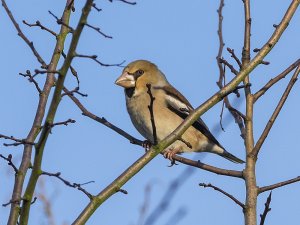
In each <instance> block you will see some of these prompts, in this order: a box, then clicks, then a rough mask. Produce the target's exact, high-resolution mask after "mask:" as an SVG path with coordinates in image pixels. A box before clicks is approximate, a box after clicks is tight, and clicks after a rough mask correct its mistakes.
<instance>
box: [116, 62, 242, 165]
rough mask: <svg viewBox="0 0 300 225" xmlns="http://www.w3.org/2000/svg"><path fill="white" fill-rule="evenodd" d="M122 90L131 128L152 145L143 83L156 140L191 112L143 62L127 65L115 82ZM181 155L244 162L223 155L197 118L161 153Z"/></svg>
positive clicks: (150, 65) (160, 75)
mask: <svg viewBox="0 0 300 225" xmlns="http://www.w3.org/2000/svg"><path fill="white" fill-rule="evenodd" d="M115 83H116V84H117V85H119V86H122V87H124V89H125V97H126V105H127V111H128V113H129V115H130V118H131V121H132V123H133V125H134V126H135V128H136V129H137V130H138V131H139V132H140V133H141V135H143V136H144V138H146V139H147V140H148V141H149V142H150V143H152V144H153V143H154V140H153V139H154V138H153V132H152V123H151V117H150V110H149V108H148V106H149V105H150V95H149V93H147V91H148V87H149V85H148V87H147V84H150V85H151V93H152V95H153V97H154V98H155V100H154V101H153V114H154V121H155V126H156V134H157V141H161V140H163V139H164V138H165V137H166V136H168V135H169V134H170V133H172V132H173V131H174V130H175V129H176V128H177V127H178V126H179V125H180V124H181V123H182V122H183V120H184V119H185V118H186V117H187V116H188V115H189V113H190V112H191V111H193V107H192V105H191V104H190V103H189V102H188V100H187V99H186V98H185V97H184V96H183V95H182V94H181V93H180V92H179V91H177V90H176V89H175V88H174V87H173V86H172V85H171V84H170V83H169V82H168V81H167V79H166V77H165V75H164V74H163V73H162V72H161V71H160V70H159V69H158V68H157V66H156V65H155V64H153V63H151V62H149V61H146V60H137V61H134V62H132V63H130V64H128V65H127V66H126V67H125V68H124V70H123V73H122V75H121V76H120V77H119V78H118V79H117V80H116V82H115ZM183 152H211V153H215V154H218V155H220V156H222V157H224V158H226V159H228V160H230V161H233V162H235V163H244V161H243V160H241V159H239V158H237V157H236V156H234V155H232V154H231V153H229V152H227V151H226V150H225V149H224V147H223V146H222V145H221V144H220V143H219V142H218V141H217V139H216V138H215V137H214V136H213V135H212V133H211V132H210V131H209V129H208V127H207V126H206V125H205V123H204V122H203V121H202V119H201V118H199V119H198V120H197V121H196V122H195V123H194V124H193V125H192V126H191V127H189V128H188V129H187V130H186V131H185V133H184V134H183V135H182V137H181V138H180V139H178V140H177V141H175V142H174V143H173V144H171V145H170V146H169V147H168V148H167V149H165V150H164V151H163V154H164V156H165V157H166V158H168V159H170V160H172V157H173V156H174V154H177V153H183Z"/></svg>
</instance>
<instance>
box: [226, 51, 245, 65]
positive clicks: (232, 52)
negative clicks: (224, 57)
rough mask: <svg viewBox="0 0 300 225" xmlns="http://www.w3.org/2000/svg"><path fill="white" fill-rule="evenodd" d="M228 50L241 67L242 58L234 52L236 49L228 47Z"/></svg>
mask: <svg viewBox="0 0 300 225" xmlns="http://www.w3.org/2000/svg"><path fill="white" fill-rule="evenodd" d="M227 51H228V52H229V53H230V54H231V58H233V59H234V60H235V61H236V62H237V64H238V65H239V67H240V68H242V63H241V61H240V59H239V58H238V57H237V56H236V54H235V53H234V49H231V48H227Z"/></svg>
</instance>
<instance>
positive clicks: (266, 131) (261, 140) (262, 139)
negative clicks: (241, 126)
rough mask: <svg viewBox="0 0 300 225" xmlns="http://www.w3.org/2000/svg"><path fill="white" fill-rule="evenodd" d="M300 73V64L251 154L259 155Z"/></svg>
mask: <svg viewBox="0 0 300 225" xmlns="http://www.w3.org/2000/svg"><path fill="white" fill-rule="evenodd" d="M299 73H300V65H299V66H298V67H297V69H296V70H295V72H294V74H293V76H292V78H291V79H290V82H289V83H288V85H287V87H286V89H285V91H284V93H283V95H282V96H281V98H280V100H279V102H278V104H277V106H276V108H275V110H274V112H273V114H272V116H271V117H270V119H269V121H268V123H267V125H266V127H265V129H264V131H263V132H262V134H261V135H260V137H259V139H258V141H257V142H256V145H255V146H254V148H253V150H252V152H251V154H253V156H255V157H257V155H258V153H259V151H260V149H261V147H262V145H263V143H264V142H265V140H266V138H267V136H268V134H269V132H270V130H271V129H272V127H273V124H274V122H275V121H276V119H277V116H278V115H279V113H280V111H281V109H282V107H283V105H284V103H285V101H286V100H287V98H288V96H289V94H290V91H291V90H292V88H293V86H294V84H295V83H296V81H297V79H298V75H299Z"/></svg>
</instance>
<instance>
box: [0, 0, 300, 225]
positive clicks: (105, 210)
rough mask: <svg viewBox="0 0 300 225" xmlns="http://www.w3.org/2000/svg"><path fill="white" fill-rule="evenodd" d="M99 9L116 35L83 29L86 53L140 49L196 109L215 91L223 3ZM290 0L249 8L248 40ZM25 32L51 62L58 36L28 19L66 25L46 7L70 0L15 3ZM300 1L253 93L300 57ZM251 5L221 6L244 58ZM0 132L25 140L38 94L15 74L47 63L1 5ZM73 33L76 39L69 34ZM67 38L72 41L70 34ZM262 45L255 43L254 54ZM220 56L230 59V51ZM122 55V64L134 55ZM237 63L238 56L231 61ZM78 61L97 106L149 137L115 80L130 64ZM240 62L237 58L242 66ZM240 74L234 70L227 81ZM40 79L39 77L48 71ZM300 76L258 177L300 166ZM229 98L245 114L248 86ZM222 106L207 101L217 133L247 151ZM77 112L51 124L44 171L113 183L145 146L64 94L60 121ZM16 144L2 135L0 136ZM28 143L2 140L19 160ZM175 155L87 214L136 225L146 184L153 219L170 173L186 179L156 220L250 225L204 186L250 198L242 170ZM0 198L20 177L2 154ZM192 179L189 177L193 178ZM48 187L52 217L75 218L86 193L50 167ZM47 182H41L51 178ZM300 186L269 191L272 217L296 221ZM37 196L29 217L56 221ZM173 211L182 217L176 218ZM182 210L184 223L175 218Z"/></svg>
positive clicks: (260, 107) (104, 55)
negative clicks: (196, 163)
mask: <svg viewBox="0 0 300 225" xmlns="http://www.w3.org/2000/svg"><path fill="white" fill-rule="evenodd" d="M75 2H76V13H75V14H74V15H73V16H72V19H71V25H72V26H73V27H75V25H76V23H77V20H78V15H79V14H80V11H81V7H82V4H83V3H84V1H75ZM95 2H96V4H97V5H98V7H100V8H101V9H102V11H101V12H99V13H98V12H96V11H95V10H93V12H92V13H91V15H90V17H89V22H90V24H92V25H95V26H99V27H100V28H101V30H102V31H103V32H105V33H106V34H108V35H111V36H113V39H111V40H110V39H105V38H103V37H102V36H101V35H99V34H98V33H96V32H95V31H94V30H91V29H89V28H85V30H84V32H83V34H82V38H81V39H80V43H79V46H78V51H77V52H78V53H80V54H90V55H94V54H96V55H98V59H99V60H101V61H102V62H104V63H120V62H122V61H123V60H126V63H128V62H130V61H132V60H136V59H147V60H150V61H152V62H154V63H155V64H157V65H158V66H159V68H160V69H161V70H162V71H163V72H164V73H165V74H166V76H167V78H168V80H169V81H170V82H171V83H172V84H173V85H174V86H175V87H176V88H177V89H178V90H180V91H181V93H183V94H184V95H185V96H186V97H187V99H189V100H190V102H191V103H192V104H193V105H194V106H195V107H196V106H198V105H200V104H201V103H202V102H203V101H205V100H206V99H207V98H208V97H210V96H211V95H213V94H214V93H215V92H216V91H217V90H218V88H217V86H216V81H217V78H218V68H217V64H216V59H215V57H216V55H217V50H218V44H219V43H218V38H217V33H216V31H217V23H218V17H217V13H216V10H217V8H218V4H219V1H216V0H215V1H195V0H192V1H172V0H165V1H159V0H152V1H143V0H141V1H137V3H138V4H137V5H135V6H130V5H127V4H123V3H121V2H118V1H115V2H114V3H110V2H109V1H95ZM289 2H290V1H272V0H265V1H253V3H252V7H251V11H252V36H251V38H252V49H254V48H260V47H261V46H262V45H263V44H264V43H265V42H266V41H267V39H268V38H269V37H270V35H271V34H272V32H273V30H274V28H273V24H276V23H279V22H280V19H281V18H282V16H283V15H284V12H285V10H286V9H287V7H288V4H289ZM7 4H8V5H9V7H10V9H11V10H12V12H13V14H14V15H15V17H16V19H17V21H18V22H19V24H20V26H21V28H22V29H23V31H24V33H25V34H26V35H27V36H28V38H29V39H30V40H32V41H33V42H34V44H35V46H36V48H37V50H38V51H39V52H40V54H41V55H42V56H43V57H44V58H45V60H46V61H49V60H50V56H51V54H52V50H53V47H54V44H55V39H54V38H53V37H52V36H51V35H50V34H48V33H46V32H45V31H41V30H40V29H38V28H28V27H26V26H25V25H23V24H22V20H26V21H27V22H30V23H34V22H35V21H36V20H39V21H40V22H41V23H42V24H43V25H45V26H47V27H49V28H51V29H53V30H54V31H56V32H58V31H59V27H58V25H57V24H56V22H55V20H54V18H53V17H52V16H51V15H49V13H48V10H51V11H52V12H53V13H54V14H55V15H57V16H60V15H61V13H62V10H63V7H64V4H65V3H64V1H58V0H54V1H38V0H27V1H19V2H17V3H16V2H14V1H7ZM299 21H300V13H299V10H298V11H297V12H296V15H295V16H294V18H293V20H292V21H291V23H290V25H289V27H288V29H287V30H286V32H285V34H284V35H283V36H282V38H281V40H280V42H279V44H278V45H277V46H276V47H275V48H274V49H273V51H272V53H271V54H269V55H268V56H267V57H266V60H267V61H269V62H270V65H269V66H264V65H261V66H259V67H258V68H257V69H256V70H255V71H254V72H253V73H252V74H251V83H252V88H253V91H257V90H259V89H260V88H261V87H262V86H263V85H264V84H265V83H266V82H267V81H268V80H269V79H271V78H272V77H274V76H275V75H277V74H278V73H280V72H281V71H283V70H284V69H285V68H286V67H288V66H289V65H290V64H291V63H293V62H294V61H295V60H296V59H298V58H299V52H300V43H299V36H300V30H299ZM243 23H244V17H243V5H242V1H226V0H225V8H224V26H223V29H224V33H223V34H224V42H225V44H226V45H225V47H230V48H233V49H234V50H235V52H236V54H237V55H238V56H240V55H241V49H242V46H243ZM0 24H1V26H0V33H1V41H0V49H1V56H0V57H1V61H0V62H1V82H0V99H1V105H2V107H1V110H0V125H1V126H0V133H1V134H6V135H14V136H15V137H19V138H25V137H26V135H27V133H28V131H29V129H30V127H31V124H32V121H33V116H34V112H35V110H36V105H37V100H38V93H37V91H36V90H35V88H34V85H33V84H30V83H29V82H28V81H27V80H26V79H25V78H22V77H20V76H19V75H18V73H19V72H25V71H26V70H31V71H33V70H34V69H37V68H39V64H38V62H37V61H36V59H35V57H34V56H33V55H32V53H31V51H30V50H29V48H28V47H27V46H26V45H25V43H24V42H23V41H22V40H21V39H20V38H19V37H18V36H17V32H16V30H15V28H14V27H13V25H12V24H11V22H10V20H9V19H8V17H7V15H6V13H5V12H4V9H3V8H2V7H1V8H0ZM69 40H70V38H69V39H68V41H69ZM67 43H69V42H67ZM254 55H255V53H253V52H252V56H254ZM224 57H225V58H226V59H227V60H228V61H230V62H231V63H233V64H234V61H233V60H232V59H231V58H230V55H229V54H228V53H227V52H226V51H225V52H224ZM126 63H125V64H126ZM234 65H235V64H234ZM73 66H74V68H75V69H76V70H77V72H78V74H79V78H80V85H81V91H82V92H83V93H87V94H88V95H89V96H88V97H87V98H80V100H81V102H82V103H83V104H84V105H85V106H86V107H87V108H88V109H89V110H90V111H91V112H93V113H94V114H96V115H98V116H101V117H102V116H104V117H105V118H106V119H107V120H109V121H110V122H112V123H114V124H115V125H117V126H119V127H120V128H122V129H124V130H125V131H127V132H129V133H130V134H132V135H134V136H135V137H137V138H140V139H142V137H141V135H140V134H138V132H137V131H136V130H135V129H134V127H133V125H132V124H131V121H130V119H129V116H128V114H127V112H126V108H125V99H124V95H123V90H122V88H120V87H118V86H116V85H115V84H114V81H115V79H116V78H117V77H118V76H119V75H120V73H121V71H122V68H119V67H108V68H105V67H101V66H99V65H97V64H96V63H95V62H93V61H92V60H89V59H75V60H74V62H73ZM235 66H236V65H235ZM232 77H233V76H232V74H230V73H229V70H228V71H227V80H229V79H231V78H232ZM288 79H289V78H286V79H284V80H283V81H281V82H280V83H279V84H277V85H276V86H275V87H274V88H273V89H272V90H271V91H270V92H268V93H267V94H266V95H264V96H263V97H262V98H261V99H260V100H259V102H257V104H256V105H255V110H254V112H255V121H254V122H255V124H254V129H255V140H257V138H258V137H259V135H260V133H261V132H262V130H263V128H264V126H265V124H266V122H267V121H268V119H269V117H270V115H271V113H272V112H273V109H274V107H275V106H276V104H277V101H278V100H279V98H280V96H281V94H282V92H283V90H284V88H285V86H286V84H287V82H288ZM37 81H38V82H39V83H40V84H41V85H42V84H43V81H44V77H43V75H39V76H38V78H37ZM75 85H76V80H75V79H74V77H73V76H72V75H71V74H68V77H67V80H66V86H67V87H69V88H70V89H72V88H74V87H75ZM299 90H300V87H299V83H296V85H295V87H294V89H293V90H292V92H291V94H290V97H289V99H288V101H287V103H286V105H285V106H284V108H283V110H282V112H281V114H280V115H279V117H278V119H277V121H276V123H275V125H274V128H273V129H272V131H271V132H270V135H269V137H268V139H267V141H266V142H265V144H264V145H263V147H262V151H261V153H260V155H259V160H258V163H257V180H258V185H259V186H264V185H269V184H273V183H276V182H279V181H283V180H286V179H290V178H294V177H296V176H299V175H300V164H299V156H300V152H299V146H298V145H296V144H297V140H298V139H299V134H300V132H299V121H298V117H299V113H300V107H299ZM231 101H232V102H233V104H234V105H235V106H236V107H237V108H238V109H240V110H241V111H242V112H244V106H245V101H244V98H243V96H242V97H241V98H239V99H236V98H235V97H234V96H232V97H231ZM220 111H221V104H218V105H216V106H215V107H213V108H212V109H211V110H209V111H208V112H207V113H206V114H205V115H203V119H204V121H205V122H206V124H207V125H208V127H210V128H211V130H212V132H213V133H214V135H215V136H216V137H217V138H218V140H219V141H220V142H221V143H222V145H223V146H225V147H226V149H228V150H229V151H230V152H231V153H233V154H235V155H237V156H239V157H240V158H244V157H245V151H244V146H243V140H242V139H241V138H240V136H239V134H240V133H239V129H238V127H237V125H236V124H235V123H234V121H233V119H232V118H231V117H230V116H229V115H228V112H227V111H226V113H225V116H224V117H225V120H224V122H223V124H224V127H225V132H222V131H221V129H220V126H219V125H218V124H219V115H220ZM69 118H72V119H75V120H76V121H77V122H76V123H75V124H70V125H69V126H67V127H65V126H61V127H55V128H54V129H53V132H52V135H51V136H50V137H49V141H48V143H47V146H46V149H45V155H44V161H43V166H42V167H43V170H45V171H48V172H58V171H59V172H61V173H62V177H64V178H66V179H67V180H69V181H71V182H76V183H85V182H88V181H95V183H91V184H88V185H85V186H84V188H86V189H87V190H88V191H89V192H91V193H93V194H96V193H98V192H99V191H101V190H102V189H103V188H104V187H105V186H107V185H108V184H109V183H110V182H112V181H113V180H114V179H115V178H116V177H117V176H118V175H119V174H120V173H121V172H123V171H124V170H125V169H126V168H127V167H128V166H130V165H131V164H132V163H133V162H134V161H135V160H136V159H137V158H139V157H140V156H141V155H142V154H143V149H142V148H141V147H138V146H134V145H131V144H130V143H129V142H128V141H127V140H126V139H124V138H123V137H121V136H119V135H117V134H116V133H114V132H113V131H111V130H109V129H108V128H106V127H104V126H103V125H101V124H99V123H96V122H94V121H92V120H90V119H89V118H85V117H83V116H82V115H81V113H80V111H79V110H78V108H77V107H76V106H75V105H74V104H73V103H72V102H71V101H70V100H69V99H68V98H67V97H65V98H64V99H63V101H62V103H61V105H60V106H59V109H58V114H57V117H56V121H57V122H58V121H64V120H67V119H69ZM4 142H6V143H7V142H9V141H3V140H0V143H1V144H2V143H4ZM21 151H22V146H19V147H10V148H6V147H4V146H2V145H1V146H0V153H1V154H3V155H8V154H9V153H11V154H13V156H14V162H15V163H16V164H18V163H19V162H20V157H21ZM183 156H184V157H188V158H194V159H197V160H199V159H200V160H203V162H205V163H208V164H211V165H214V166H218V167H221V168H228V169H235V170H242V169H243V165H236V164H233V163H231V162H228V161H227V160H225V159H223V158H221V157H219V156H215V155H210V154H184V155H183ZM168 165H169V162H168V160H166V159H164V158H163V157H162V156H158V157H157V158H155V159H154V160H153V161H151V162H150V163H149V165H147V166H146V167H145V168H144V169H143V170H142V171H141V172H140V173H139V174H138V175H137V176H135V177H134V178H133V179H132V180H130V181H129V182H128V183H127V184H126V185H125V186H124V187H123V188H124V189H125V190H127V191H128V195H124V194H122V193H118V194H115V195H114V196H113V197H111V198H110V199H109V200H108V201H107V202H105V203H104V204H103V205H102V206H101V207H100V208H99V209H98V210H97V211H96V213H95V214H94V215H93V216H92V217H91V219H90V220H89V222H88V223H87V224H89V225H96V224H106V225H116V224H122V225H123V224H124V225H138V222H139V218H140V216H141V212H140V209H141V206H142V205H143V204H144V202H145V200H144V198H145V193H148V192H146V190H148V189H147V186H148V187H150V195H149V196H148V197H149V201H147V204H149V205H148V206H149V208H148V211H147V212H146V218H147V216H149V215H150V214H151V212H152V211H153V210H154V209H155V208H157V205H158V204H159V202H160V201H161V199H162V198H163V196H164V195H165V194H166V191H167V190H168V187H169V184H170V182H171V181H173V180H174V179H176V178H178V177H179V180H180V181H182V185H181V186H180V188H179V189H178V191H177V192H176V193H175V195H174V198H172V201H171V202H170V205H169V206H168V208H167V209H166V212H165V213H164V215H163V216H162V217H160V218H159V219H158V220H157V221H156V223H155V224H157V225H165V224H178V225H183V224H190V225H194V224H195V225H196V224H205V225H210V224H211V225H214V224H231V225H240V224H243V214H242V211H241V208H239V206H237V205H236V204H234V203H233V202H232V201H230V200H229V199H227V198H226V197H224V196H223V195H221V194H219V193H217V192H215V191H213V190H211V189H203V188H200V187H199V186H198V184H199V183H202V182H204V183H212V184H214V185H216V186H218V187H221V188H223V189H224V190H226V191H228V192H230V193H231V194H233V195H234V196H236V197H237V198H238V199H239V200H240V201H244V199H245V191H244V190H245V187H244V183H243V181H242V180H237V179H234V178H228V177H222V176H218V175H215V174H212V173H209V172H205V171H202V170H198V169H194V170H188V171H186V170H187V168H188V167H187V166H185V165H182V164H179V165H178V166H173V167H168ZM0 176H1V179H0V202H1V204H2V203H6V202H8V201H9V199H10V195H11V189H12V185H13V178H14V175H13V172H12V169H11V168H10V167H8V166H7V165H6V162H5V161H3V160H0ZM185 178H186V179H185ZM42 181H43V182H42V183H40V184H39V187H38V192H37V193H36V195H37V196H38V195H39V193H40V192H42V193H44V194H46V196H47V197H48V198H49V200H50V201H51V206H52V210H53V214H54V219H55V222H56V223H55V224H59V225H60V224H70V223H71V222H72V221H73V220H74V219H75V218H76V217H77V215H78V214H79V213H80V211H81V210H82V209H83V208H84V207H85V206H86V204H87V203H88V199H87V198H86V196H85V195H84V194H82V193H81V192H79V191H77V190H74V189H72V188H69V187H66V186H65V185H64V184H63V183H62V182H60V181H58V180H57V179H55V178H51V177H42ZM42 184H44V187H43V185H42ZM299 185H300V184H293V185H290V186H287V187H283V188H281V189H276V190H274V191H273V197H272V203H271V208H272V211H271V212H270V214H269V215H268V217H267V224H297V223H298V222H296V221H299V216H298V213H299V210H300V206H299V200H300V197H299V196H300V195H299V194H300V193H299ZM267 194H268V193H265V194H262V195H260V196H259V201H258V212H262V211H263V209H264V202H265V200H266V198H267ZM42 207H43V204H41V197H40V198H39V199H38V200H37V202H36V203H35V204H34V205H33V206H32V213H31V217H30V221H29V224H48V221H47V220H46V219H45V216H44V214H43V208H42ZM8 213H9V207H6V208H4V207H2V208H0V218H1V224H5V221H6V220H7V216H8ZM175 215H177V216H178V215H179V218H178V217H176V216H175ZM172 219H174V220H175V221H176V222H174V221H172Z"/></svg>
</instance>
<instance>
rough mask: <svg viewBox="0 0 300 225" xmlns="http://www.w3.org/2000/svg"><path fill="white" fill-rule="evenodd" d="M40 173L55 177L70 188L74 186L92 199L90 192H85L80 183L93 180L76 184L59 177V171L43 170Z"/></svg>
mask: <svg viewBox="0 0 300 225" xmlns="http://www.w3.org/2000/svg"><path fill="white" fill-rule="evenodd" d="M41 175H47V176H50V177H56V178H57V179H59V180H60V181H62V182H63V183H64V184H65V185H67V186H69V187H72V188H75V189H78V190H79V191H81V192H83V193H84V194H85V195H86V196H87V197H88V198H89V199H92V198H93V195H92V194H90V193H89V192H87V191H86V190H85V189H84V188H82V187H81V186H82V185H85V184H89V183H94V181H89V182H86V183H84V184H78V183H71V182H70V181H68V180H66V179H64V178H62V177H61V173H60V172H57V173H49V172H45V171H43V172H42V173H41Z"/></svg>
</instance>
